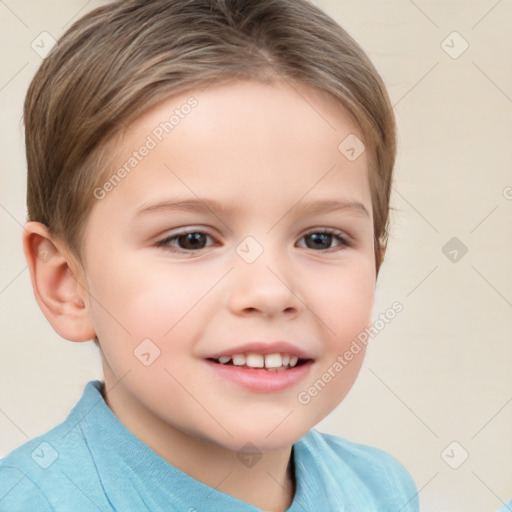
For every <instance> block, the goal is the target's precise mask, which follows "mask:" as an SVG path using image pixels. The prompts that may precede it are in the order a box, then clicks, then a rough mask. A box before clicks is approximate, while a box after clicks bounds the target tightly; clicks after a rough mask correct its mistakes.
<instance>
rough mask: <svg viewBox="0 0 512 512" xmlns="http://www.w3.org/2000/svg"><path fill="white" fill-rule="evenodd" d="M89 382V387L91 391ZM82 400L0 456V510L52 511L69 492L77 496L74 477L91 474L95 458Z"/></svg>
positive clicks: (18, 511) (11, 511)
mask: <svg viewBox="0 0 512 512" xmlns="http://www.w3.org/2000/svg"><path fill="white" fill-rule="evenodd" d="M96 384H97V383H96V382H95V381H91V382H90V383H88V385H87V388H86V390H89V391H88V393H89V394H90V393H91V390H92V391H94V390H93V389H92V387H91V386H93V385H96ZM79 405H81V404H80V402H79V403H78V404H77V405H75V407H74V408H73V410H72V411H71V412H70V413H69V414H68V416H67V418H66V419H65V420H64V421H63V422H61V423H59V424H58V425H56V426H55V427H53V428H52V429H50V430H48V431H47V432H45V433H43V434H41V435H39V436H37V437H35V438H33V439H30V440H29V441H27V442H25V443H24V444H22V445H21V446H18V447H17V448H15V449H14V450H12V451H11V452H9V453H8V454H7V455H6V456H5V457H3V458H2V459H0V512H49V511H54V510H55V509H56V503H58V502H59V500H60V498H61V497H62V496H64V495H65V494H66V493H67V494H69V493H71V495H76V494H77V493H76V490H77V489H76V487H75V486H73V483H72V480H73V479H74V478H75V476H76V475H77V474H80V475H85V474H87V475H91V471H92V470H91V468H93V464H92V459H91V456H90V453H89V451H88V449H87V444H86V443H85V440H84V437H83V435H82V430H81V426H80V425H79V424H77V423H76V415H77V413H79V412H80V407H79Z"/></svg>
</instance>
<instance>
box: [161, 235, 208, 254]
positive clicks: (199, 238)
mask: <svg viewBox="0 0 512 512" xmlns="http://www.w3.org/2000/svg"><path fill="white" fill-rule="evenodd" d="M208 238H209V239H211V240H213V239H212V237H211V236H210V235H208V234H207V233H204V232H202V231H188V232H186V233H178V234H176V235H171V236H168V237H166V238H164V239H163V240H160V241H159V242H156V244H155V245H156V246H157V247H163V248H164V249H165V250H167V251H170V252H173V253H174V252H183V253H186V252H189V251H192V252H195V251H199V250H201V249H205V248H206V247H207V245H206V244H207V240H208Z"/></svg>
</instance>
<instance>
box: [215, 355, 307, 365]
mask: <svg viewBox="0 0 512 512" xmlns="http://www.w3.org/2000/svg"><path fill="white" fill-rule="evenodd" d="M231 360H233V364H234V365H235V366H244V365H246V366H249V367H251V368H263V367H265V368H280V367H281V366H290V367H292V368H293V367H294V366H295V365H296V364H297V362H298V361H299V358H298V357H297V356H290V355H289V354H266V355H262V354H255V353H249V354H247V355H244V354H233V355H232V356H220V357H219V358H218V361H219V363H222V364H226V363H229V361H231Z"/></svg>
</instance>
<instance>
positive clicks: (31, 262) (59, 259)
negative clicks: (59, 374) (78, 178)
mask: <svg viewBox="0 0 512 512" xmlns="http://www.w3.org/2000/svg"><path fill="white" fill-rule="evenodd" d="M23 251H24V253H25V259H26V260H27V264H28V267H29V270H30V278H31V280H32V288H33V290H34V295H35V297H36V301H37V303H38V304H39V307H40V309H41V311H42V312H43V314H44V316H45V317H46V318H47V320H48V321H49V322H50V324H51V325H52V327H53V328H54V329H55V331H56V332H57V333H58V334H59V335H60V336H62V337H63V338H65V339H67V340H70V341H89V340H91V339H92V338H94V337H95V335H96V333H95V331H94V327H93V324H92V322H91V319H90V317H89V310H88V308H87V307H86V303H88V301H87V300H86V301H85V302H84V300H83V299H82V297H87V289H86V288H84V286H83V284H85V283H83V282H81V281H83V279H82V273H81V272H80V267H79V266H78V265H77V264H76V263H75V262H74V260H72V259H71V257H70V256H69V255H68V256H67V257H66V256H65V254H66V252H65V251H64V248H63V247H62V246H61V245H60V244H59V243H58V242H57V241H55V240H53V239H52V237H51V235H50V234H49V232H48V228H47V227H46V226H45V225H44V224H41V223H40V222H27V223H26V224H25V227H24V230H23Z"/></svg>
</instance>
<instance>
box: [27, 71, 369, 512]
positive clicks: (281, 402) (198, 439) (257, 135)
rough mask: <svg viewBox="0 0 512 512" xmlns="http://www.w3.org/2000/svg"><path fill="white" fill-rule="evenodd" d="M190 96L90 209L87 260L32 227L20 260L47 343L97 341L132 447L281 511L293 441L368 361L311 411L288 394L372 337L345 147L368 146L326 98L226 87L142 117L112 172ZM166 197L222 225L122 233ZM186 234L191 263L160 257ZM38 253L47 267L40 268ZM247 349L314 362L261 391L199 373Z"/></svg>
mask: <svg viewBox="0 0 512 512" xmlns="http://www.w3.org/2000/svg"><path fill="white" fill-rule="evenodd" d="M191 96H194V97H195V98H196V99H197V101H198V105H197V107H196V108H194V109H193V110H192V111H191V113H190V114H189V115H187V116H186V117H185V118H184V119H181V120H180V123H179V125H177V126H176V127H175V128H174V130H173V131H172V132H171V133H170V134H167V135H166V136H165V137H164V138H163V140H162V141H161V142H159V143H158V145H157V147H156V148H154V149H152V150H151V151H150V152H149V154H148V155H147V156H146V157H145V158H144V159H143V160H142V161H141V162H140V163H139V164H138V165H137V167H136V168H135V169H134V170H133V171H132V172H131V173H130V174H128V175H127V176H126V177H125V178H124V179H123V180H121V182H120V183H119V184H117V186H116V187H115V188H114V189H113V190H111V191H110V192H108V194H106V196H105V198H104V199H101V200H96V201H95V204H94V206H93V209H92V211H91V213H90V215H89V218H88V222H87V228H86V232H85V237H84V245H83V247H84V252H83V257H84V258H83V261H82V263H79V262H77V261H76V260H75V259H74V258H73V257H72V256H71V254H70V253H69V251H68V250H67V248H66V246H65V245H64V244H62V243H60V242H59V241H57V240H54V239H52V238H51V237H50V236H49V235H48V231H47V230H46V228H45V226H44V225H42V224H40V223H37V222H29V223H27V224H26V226H25V231H24V235H23V238H24V250H25V255H26V258H27V261H28V263H29V268H30V272H31V278H32V283H33V287H34V292H35V296H36V299H37V301H38V304H39V306H40V307H41V309H42V311H43V313H44V314H45V316H46V317H47V318H48V320H49V321H50V323H51V324H52V326H53V327H54V329H55V330H56V331H57V333H59V334H60V335H61V336H62V337H64V338H66V339H68V340H71V341H86V340H90V339H92V338H93V337H94V336H97V337H98V339H99V341H100V346H101V351H102V360H103V369H104V380H105V390H106V392H105V400H106V402H107V404H108V406H109V407H110V408H111V409H112V411H113V412H114V414H115V415H116V416H117V417H118V418H119V420H120V421H121V422H122V423H123V424H124V425H125V426H126V427H127V428H128V429H129V430H130V431H131V432H133V433H134V434H135V435H136V436H138V437H139V438H140V439H141V440H142V441H143V442H145V443H146V444H147V445H148V446H149V447H150V448H151V449H153V450H154V451H155V452H156V453H157V454H159V455H160V456H161V457H163V458H164V459H166V460H167V461H168V462H170V463H171V464H173V465H174V466H176V467H178V468H179V469H181V470H182V471H184V472H186V473H187V474H189V475H191V476H192V477H194V478H196V479H198V480H200V481H201V482H203V483H205V484H207V485H210V486H212V487H215V488H217V489H218V490H220V491H223V492H225V493H228V494H230V495H232V496H235V497H237V498H239V499H241V500H244V501H246V502H247V503H250V504H252V505H254V506H256V507H259V508H261V509H263V510H273V511H283V510H285V509H286V508H287V507H288V506H289V505H290V504H291V502H292V500H293V494H294V492H295V482H294V481H293V478H292V474H291V471H290V470H291V465H290V464H289V463H290V453H291V447H292V445H293V443H295V442H296V441H297V440H298V439H300V438H301V437H302V436H303V435H304V434H306V433H307V432H308V431H309V430H310V429H311V428H313V427H314V426H315V425H316V424H317V423H318V422H319V421H320V420H321V419H322V418H324V417H325V416H326V415H327V414H328V413H329V412H331V411H332V410H333V409H334V407H336V405H338V403H339V402H340V401H341V400H342V399H343V398H344V397H345V395H346V394H347V393H348V391H349V390H350V388H351V386H352V384H353V382H354V380H355V378H356V376H357V373H358V371H359V368H360V366H361V363H362V360H363V355H364V350H362V351H361V352H360V353H359V354H358V355H357V356H355V357H354V359H353V360H352V361H350V363H349V364H348V365H347V366H346V367H345V368H344V369H343V371H342V372H340V373H339V374H337V375H336V377H335V378H334V379H332V381H331V382H330V383H329V384H327V385H326V386H325V388H324V389H323V390H322V391H321V392H320V393H319V394H318V395H317V396H316V397H314V398H312V400H311V401H310V403H309V404H307V405H304V404H301V403H299V401H298V399H297V395H298V393H299V392H301V391H304V390H305V389H307V388H308V387H309V386H311V385H312V384H313V383H314V382H315V381H316V380H317V379H319V378H320V377H321V375H322V374H323V373H324V372H325V371H326V370H327V369H328V368H329V367H331V366H332V365H333V363H334V362H335V361H336V357H337V356H338V355H341V354H343V353H344V352H345V350H347V349H348V348H349V347H350V344H351V342H352V340H353V339H354V338H355V337H356V336H357V334H358V333H359V332H361V331H362V330H363V329H364V328H365V327H367V326H369V325H370V323H371V310H372V306H373V300H374V293H375V281H376V274H375V261H374V247H373V243H374V241H373V222H372V215H373V212H372V204H371V196H370V188H369V182H368V174H367V173H368V170H367V155H366V153H363V154H362V155H361V156H360V157H359V158H357V159H356V160H355V161H349V160H348V159H347V158H346V157H345V156H344V155H343V154H342V153H341V152H340V151H339V150H338V145H339V144H340V142H341V141H342V140H343V139H344V138H345V137H347V136H348V135H349V134H356V135H357V136H358V137H359V138H360V139H363V137H362V135H361V134H360V132H359V129H358V127H357V125H356V124H355V122H354V121H353V119H352V117H351V116H350V115H349V113H348V111H346V110H345V109H344V108H343V107H342V106H341V105H340V104H339V103H337V102H335V101H334V100H333V99H331V98H328V97H326V96H325V95H322V94H320V93H319V92H318V91H316V90H313V89H311V88H308V87H307V86H305V85H299V84H294V85H293V87H291V86H290V84H289V83H287V82H283V81H275V82H273V83H272V84H263V83H259V82H252V81H235V82H232V83H229V84H227V85H226V84H224V85H221V86H219V85H217V86H215V85H210V86H209V87H208V88H207V89H205V90H203V91H201V90H199V89H195V90H191V91H189V92H187V93H186V94H180V95H178V96H174V97H171V98H169V99H166V100H165V101H163V102H162V103H159V104H158V105H156V106H154V107H152V108H151V109H149V110H147V111H146V112H144V113H143V114H142V115H141V116H140V117H138V118H137V119H136V120H135V121H134V122H133V123H132V124H131V125H130V130H129V131H127V132H126V133H125V134H124V135H123V137H122V138H121V139H120V140H119V141H117V143H116V145H115V146H113V147H112V151H113V152H114V153H113V154H114V160H115V163H114V166H113V167H112V169H113V170H114V171H115V170H116V169H117V168H119V167H120V166H122V165H123V163H124V162H126V160H127V159H128V158H129V157H130V155H131V154H132V152H133V151H134V150H137V149H138V148H140V146H141V145H142V144H143V143H144V141H145V140H146V138H147V136H148V135H149V134H151V133H152V130H153V129H154V128H155V127H156V126H158V125H159V123H161V122H162V121H164V120H166V119H168V118H169V113H170V112H172V111H173V110H174V109H175V108H179V107H180V105H183V104H184V103H185V102H186V101H187V99H188V98H190V97H191ZM177 197H179V198H180V199H183V198H192V199H198V198H200V199H201V200H206V199H216V200H217V201H219V202H221V203H222V204H224V205H231V206H232V207H233V211H232V212H231V213H228V212H220V211H218V212H216V213H215V214H214V213H213V212H212V211H210V210H207V211H206V212H195V211H186V212H177V211H174V212H158V213H156V212H154V213H151V214H145V215H142V216H140V217H139V218H136V219H135V220H133V217H134V215H135V212H136V211H137V209H138V208H140V207H142V206H144V205H148V204H152V203H155V202H157V201H161V200H170V199H175V198H177ZM301 198H304V199H305V200H309V201H317V200H322V199H334V200H337V201H340V200H347V201H358V202H360V203H362V205H363V206H364V207H365V208H366V210H367V212H368V215H366V214H364V213H363V212H362V211H360V210H355V209H347V208H345V209H340V210H335V211H331V212H324V213H320V214H317V213H311V212H309V211H307V210H305V211H303V212H298V211H295V210H293V209H292V208H293V207H294V206H295V205H296V203H297V202H298V201H299V199H301ZM329 228H330V229H334V230H339V231H340V232H342V236H344V237H347V236H348V237H350V240H351V243H350V245H348V246H346V245H344V244H343V242H341V241H340V240H339V239H337V238H336V237H335V236H332V237H329V236H327V237H326V238H325V239H324V240H325V241H324V243H323V245H322V243H321V244H320V248H318V246H315V245H314V241H313V242H312V237H311V234H312V233H319V232H320V233H321V232H322V231H323V230H325V229H329ZM183 231H188V232H196V233H197V232H198V231H199V232H201V233H205V234H207V235H209V236H210V237H211V238H210V237H202V238H201V239H200V241H201V243H202V245H199V247H200V248H199V249H190V248H189V247H190V245H186V243H187V241H186V240H183V237H182V238H181V239H177V238H174V239H173V241H171V242H169V243H168V246H167V248H166V247H162V246H156V245H155V244H156V242H158V241H161V240H164V239H165V238H168V237H169V236H171V235H176V234H177V233H179V232H183ZM306 235H308V236H306ZM247 236H252V237H253V238H254V239H255V240H256V241H257V242H258V244H259V245H260V246H261V247H262V249H263V252H262V254H261V255H260V256H259V257H258V258H257V259H256V260H255V261H254V262H253V263H251V264H249V263H247V262H246V261H244V260H243V259H242V258H241V257H240V256H239V255H238V254H237V252H236V250H235V249H236V248H237V246H238V245H239V244H240V243H241V242H242V241H243V240H244V239H245V237H247ZM316 236H317V237H318V235H316ZM169 246H172V248H174V249H176V250H178V251H180V252H177V253H172V252H170V251H169V250H168V247H169ZM187 249H188V250H187ZM41 251H47V252H46V253H45V254H50V255H51V257H50V258H49V259H48V258H40V257H38V254H40V253H41ZM194 251H195V252H194ZM43 260H44V261H43ZM46 260H47V261H46ZM144 339H150V340H151V341H152V343H154V344H155V345H156V346H157V347H158V348H159V350H160V355H159V357H157V358H156V359H155V360H154V361H153V362H152V363H151V364H150V365H149V366H146V365H144V364H142V363H141V361H140V360H139V359H138V358H137V357H134V354H133V351H134V349H136V347H137V346H139V344H140V343H141V342H142V340H144ZM251 340H268V341H273V340H288V341H290V342H292V343H294V344H296V345H297V346H299V347H301V348H302V349H304V350H306V351H308V352H309V353H310V354H312V356H313V357H314V363H313V365H312V366H311V368H310V372H309V374H308V376H307V378H306V379H305V380H304V381H302V382H300V383H299V384H297V385H295V386H293V387H292V388H291V389H286V390H284V391H280V392H276V393H270V394H269V393H258V392H253V391H249V390H246V389H244V388H241V387H239V386H237V385H235V384H233V383H232V382H229V381H227V380H224V379H220V378H218V377H217V376H216V375H214V374H213V372H212V371H210V369H209V368H207V365H206V363H205V360H204V358H205V357H206V356H207V355H209V354H212V353H215V352H218V351H222V350H224V349H227V348H228V347H232V346H235V345H237V344H241V343H244V342H247V341H251ZM248 442H250V443H252V444H253V445H255V446H256V447H257V448H258V450H259V451H260V452H262V458H261V459H260V460H259V461H258V462H257V463H256V464H255V465H254V466H252V467H250V468H248V467H246V466H245V465H244V464H242V463H241V461H240V459H239V458H238V457H237V452H238V451H239V450H240V449H241V448H242V447H243V446H244V445H246V443H248ZM269 474H270V475H271V476H272V477H270V476H269ZM219 482H220V484H219Z"/></svg>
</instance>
